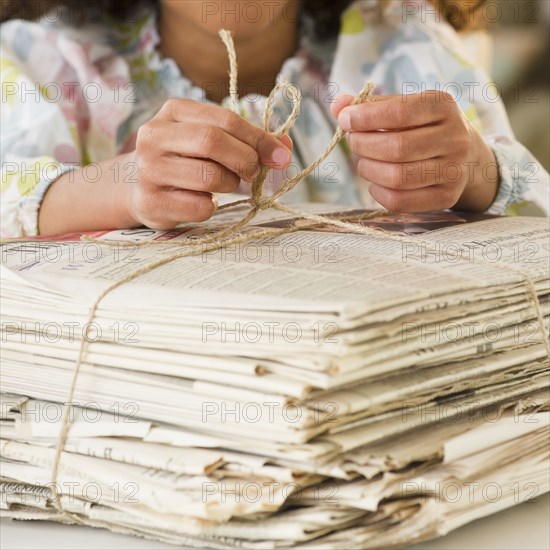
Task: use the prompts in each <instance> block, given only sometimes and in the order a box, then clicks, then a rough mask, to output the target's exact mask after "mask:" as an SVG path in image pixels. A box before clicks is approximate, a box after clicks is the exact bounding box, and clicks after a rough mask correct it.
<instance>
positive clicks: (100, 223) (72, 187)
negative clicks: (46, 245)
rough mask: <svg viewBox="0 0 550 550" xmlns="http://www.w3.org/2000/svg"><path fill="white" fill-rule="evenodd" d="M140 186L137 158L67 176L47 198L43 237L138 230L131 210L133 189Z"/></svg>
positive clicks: (41, 225)
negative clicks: (130, 212)
mask: <svg viewBox="0 0 550 550" xmlns="http://www.w3.org/2000/svg"><path fill="white" fill-rule="evenodd" d="M136 182H137V165H136V163H135V162H134V161H133V154H125V155H120V156H117V157H114V158H112V159H109V160H106V161H103V162H100V163H97V164H95V165H94V166H93V167H89V168H84V169H82V170H75V171H71V172H69V173H66V174H64V175H63V176H61V177H60V178H59V179H58V180H56V181H55V182H54V183H53V184H52V185H51V187H50V188H49V189H48V192H47V193H46V196H45V197H44V200H43V202H42V205H41V207H40V213H39V217H38V227H39V231H40V234H42V235H56V234H61V233H68V232H72V231H95V230H99V229H118V228H126V227H134V226H136V225H137V224H136V222H135V221H134V220H133V219H132V217H131V216H130V214H129V212H128V207H127V197H128V196H129V188H130V186H131V185H133V184H135V183H136Z"/></svg>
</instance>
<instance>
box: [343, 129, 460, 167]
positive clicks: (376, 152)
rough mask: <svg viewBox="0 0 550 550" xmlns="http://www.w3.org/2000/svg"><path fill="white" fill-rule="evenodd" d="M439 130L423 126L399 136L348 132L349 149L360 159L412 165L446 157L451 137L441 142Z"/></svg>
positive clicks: (397, 133) (403, 131)
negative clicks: (416, 162)
mask: <svg viewBox="0 0 550 550" xmlns="http://www.w3.org/2000/svg"><path fill="white" fill-rule="evenodd" d="M441 134H442V127H441V126H424V127H420V128H413V129H410V130H401V131H399V132H395V131H393V132H351V133H350V134H349V135H348V143H349V146H350V149H351V150H352V151H353V152H354V153H355V154H356V155H358V156H360V157H362V158H369V159H373V160H381V161H384V162H414V161H421V160H428V159H431V158H434V157H439V156H442V155H444V154H446V153H448V152H449V151H448V149H449V147H452V139H453V138H452V136H445V137H448V138H449V139H441Z"/></svg>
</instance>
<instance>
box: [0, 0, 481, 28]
mask: <svg viewBox="0 0 550 550" xmlns="http://www.w3.org/2000/svg"><path fill="white" fill-rule="evenodd" d="M352 1H353V0H301V3H302V8H303V10H304V12H305V13H307V14H308V15H310V16H311V17H312V18H313V21H314V22H315V32H316V34H317V35H318V36H325V37H331V36H332V37H333V36H336V35H337V34H338V30H339V28H340V16H341V15H342V12H343V11H344V10H345V9H346V8H347V7H348V6H349V5H350V4H351V3H352ZM486 1H487V0H477V4H473V3H472V0H431V3H432V4H433V5H434V6H435V8H436V9H437V10H438V11H439V13H440V14H441V16H442V17H443V18H445V19H447V21H448V22H449V23H450V24H451V25H452V26H453V27H454V28H455V29H457V30H461V29H463V28H466V27H469V26H471V25H472V24H474V23H476V22H477V19H478V17H477V14H478V13H479V8H480V7H481V6H482V5H483V4H484V3H485V2H486ZM380 2H381V3H382V2H384V0H380ZM144 4H149V5H151V6H155V5H157V4H158V0H88V1H86V2H83V1H82V0H0V8H1V14H0V21H7V20H9V19H31V20H32V19H37V18H39V17H40V16H42V15H44V14H46V13H47V12H48V10H50V9H53V8H56V7H67V8H69V9H71V10H73V11H72V12H71V13H72V14H75V16H74V21H75V22H78V20H79V19H80V20H81V21H82V20H85V19H86V13H88V14H89V13H91V12H93V13H94V14H97V13H107V14H109V15H110V16H112V17H114V18H116V19H119V20H121V19H127V18H129V17H131V16H132V14H133V13H135V11H136V9H137V8H138V7H140V6H142V5H144ZM88 17H89V16H88Z"/></svg>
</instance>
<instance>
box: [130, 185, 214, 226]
mask: <svg viewBox="0 0 550 550" xmlns="http://www.w3.org/2000/svg"><path fill="white" fill-rule="evenodd" d="M217 206H218V202H217V200H216V197H215V196H214V195H212V194H211V193H201V192H199V191H189V190H186V189H171V190H158V191H157V192H155V193H147V194H146V195H145V196H144V197H143V198H142V199H141V200H140V205H139V207H138V212H140V220H141V222H142V223H143V224H144V225H146V226H147V227H150V228H151V229H156V230H168V229H172V228H173V227H175V226H176V225H177V224H178V223H181V222H203V221H206V220H208V219H209V218H211V217H212V216H213V215H214V213H215V212H216V209H217Z"/></svg>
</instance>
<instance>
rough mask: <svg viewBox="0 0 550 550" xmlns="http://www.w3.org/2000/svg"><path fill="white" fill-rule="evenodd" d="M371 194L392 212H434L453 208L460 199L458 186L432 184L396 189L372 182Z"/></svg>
mask: <svg viewBox="0 0 550 550" xmlns="http://www.w3.org/2000/svg"><path fill="white" fill-rule="evenodd" d="M369 192H370V194H371V196H372V197H373V198H374V199H375V200H376V201H378V202H379V203H380V204H381V205H382V206H384V208H387V209H388V210H390V211H391V212H434V211H439V210H445V209H447V208H452V207H453V206H454V205H455V204H456V203H457V202H458V200H459V198H460V195H459V194H457V191H456V186H445V185H431V186H429V187H424V188H422V189H413V190H396V189H388V188H387V187H383V186H381V185H377V184H375V183H372V184H371V185H370V187H369Z"/></svg>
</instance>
